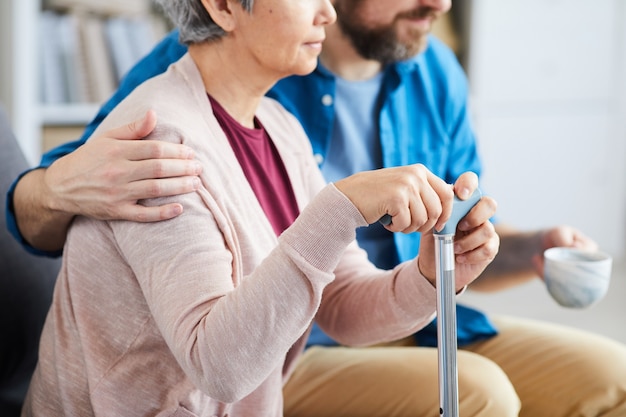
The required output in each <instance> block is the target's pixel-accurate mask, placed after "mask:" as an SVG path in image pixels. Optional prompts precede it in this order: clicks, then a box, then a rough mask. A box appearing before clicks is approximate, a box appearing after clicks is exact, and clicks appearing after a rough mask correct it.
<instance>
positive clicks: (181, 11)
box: [155, 0, 254, 45]
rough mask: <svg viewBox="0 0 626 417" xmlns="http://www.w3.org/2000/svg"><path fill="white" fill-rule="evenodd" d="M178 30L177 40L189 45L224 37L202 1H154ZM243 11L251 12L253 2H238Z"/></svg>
mask: <svg viewBox="0 0 626 417" xmlns="http://www.w3.org/2000/svg"><path fill="white" fill-rule="evenodd" d="M155 2H156V3H157V4H158V5H159V6H161V8H162V9H163V11H164V12H165V14H166V15H167V17H169V19H170V20H171V21H172V23H173V24H174V25H175V26H176V27H177V28H178V33H179V35H178V40H179V41H180V43H184V44H185V45H189V44H192V43H202V42H206V41H211V40H216V39H219V38H221V37H223V36H225V35H226V32H225V31H224V29H222V28H221V27H219V26H218V25H217V24H216V23H215V22H214V21H213V19H212V18H211V16H209V13H207V11H206V9H205V8H204V6H203V5H202V0H155ZM239 3H241V6H242V7H243V8H244V10H247V11H248V12H252V5H253V3H254V0H239Z"/></svg>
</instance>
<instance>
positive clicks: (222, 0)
mask: <svg viewBox="0 0 626 417" xmlns="http://www.w3.org/2000/svg"><path fill="white" fill-rule="evenodd" d="M201 1H202V5H203V6H204V8H205V9H206V11H207V13H208V14H209V16H211V19H213V21H214V22H215V23H216V24H217V25H218V26H219V27H221V28H222V29H224V31H226V32H231V31H232V30H233V29H234V28H235V16H234V15H233V10H232V5H233V2H232V1H231V0H201Z"/></svg>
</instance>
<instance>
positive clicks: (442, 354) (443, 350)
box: [380, 189, 482, 417]
mask: <svg viewBox="0 0 626 417" xmlns="http://www.w3.org/2000/svg"><path fill="white" fill-rule="evenodd" d="M481 197H482V194H481V192H480V190H479V189H476V191H474V193H473V194H472V195H471V196H470V197H469V198H468V199H467V200H460V199H459V198H457V197H456V196H455V197H454V205H453V206H452V214H451V216H450V219H448V221H447V222H446V224H445V226H444V227H443V228H442V229H441V230H440V231H439V232H436V231H435V232H434V233H433V236H434V238H435V262H436V285H437V354H438V363H439V415H440V416H441V417H459V388H458V385H459V377H458V371H457V363H456V353H457V343H456V340H457V339H456V338H457V330H456V288H455V287H456V285H455V277H454V235H455V234H456V227H457V225H458V223H459V221H460V220H461V219H462V218H463V217H465V215H466V214H467V213H469V211H470V210H471V209H472V207H474V206H475V205H476V203H478V201H479V200H480V199H481ZM380 222H381V223H382V224H383V225H389V224H391V216H389V215H388V214H386V215H384V216H383V217H382V218H381V219H380Z"/></svg>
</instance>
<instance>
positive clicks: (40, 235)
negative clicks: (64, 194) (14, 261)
mask: <svg viewBox="0 0 626 417" xmlns="http://www.w3.org/2000/svg"><path fill="white" fill-rule="evenodd" d="M44 176H45V169H37V170H34V171H31V172H29V173H27V174H26V175H24V176H23V177H22V178H21V179H20V181H19V182H18V183H17V185H16V187H15V192H14V195H13V207H14V210H15V218H16V221H17V226H18V228H19V230H20V233H21V234H22V236H23V237H24V239H25V240H26V241H27V242H28V243H30V244H31V245H32V246H33V247H35V248H37V249H40V250H44V251H51V252H52V251H58V250H60V249H62V248H63V245H64V243H65V238H66V234H67V230H68V228H69V225H70V223H71V222H72V219H73V218H74V215H73V214H71V213H66V212H63V211H59V210H56V209H54V208H53V206H52V205H51V201H52V199H50V198H49V197H48V193H47V191H46V186H45V181H44Z"/></svg>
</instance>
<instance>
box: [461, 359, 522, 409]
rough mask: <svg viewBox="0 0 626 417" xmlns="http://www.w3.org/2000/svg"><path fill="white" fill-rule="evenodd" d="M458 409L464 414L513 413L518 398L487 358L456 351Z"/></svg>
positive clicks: (505, 379)
mask: <svg viewBox="0 0 626 417" xmlns="http://www.w3.org/2000/svg"><path fill="white" fill-rule="evenodd" d="M458 375H459V410H460V414H461V415H463V416H468V417H470V416H471V417H517V416H518V415H519V412H520V408H521V402H520V399H519V397H518V395H517V393H516V392H515V388H514V387H513V384H512V383H511V381H510V380H509V378H508V377H507V376H506V374H505V373H504V371H503V370H502V369H501V368H500V367H499V366H498V365H497V364H495V363H494V362H492V361H491V360H489V359H487V358H485V357H482V356H480V355H476V354H474V353H471V352H464V351H459V352H458Z"/></svg>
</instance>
